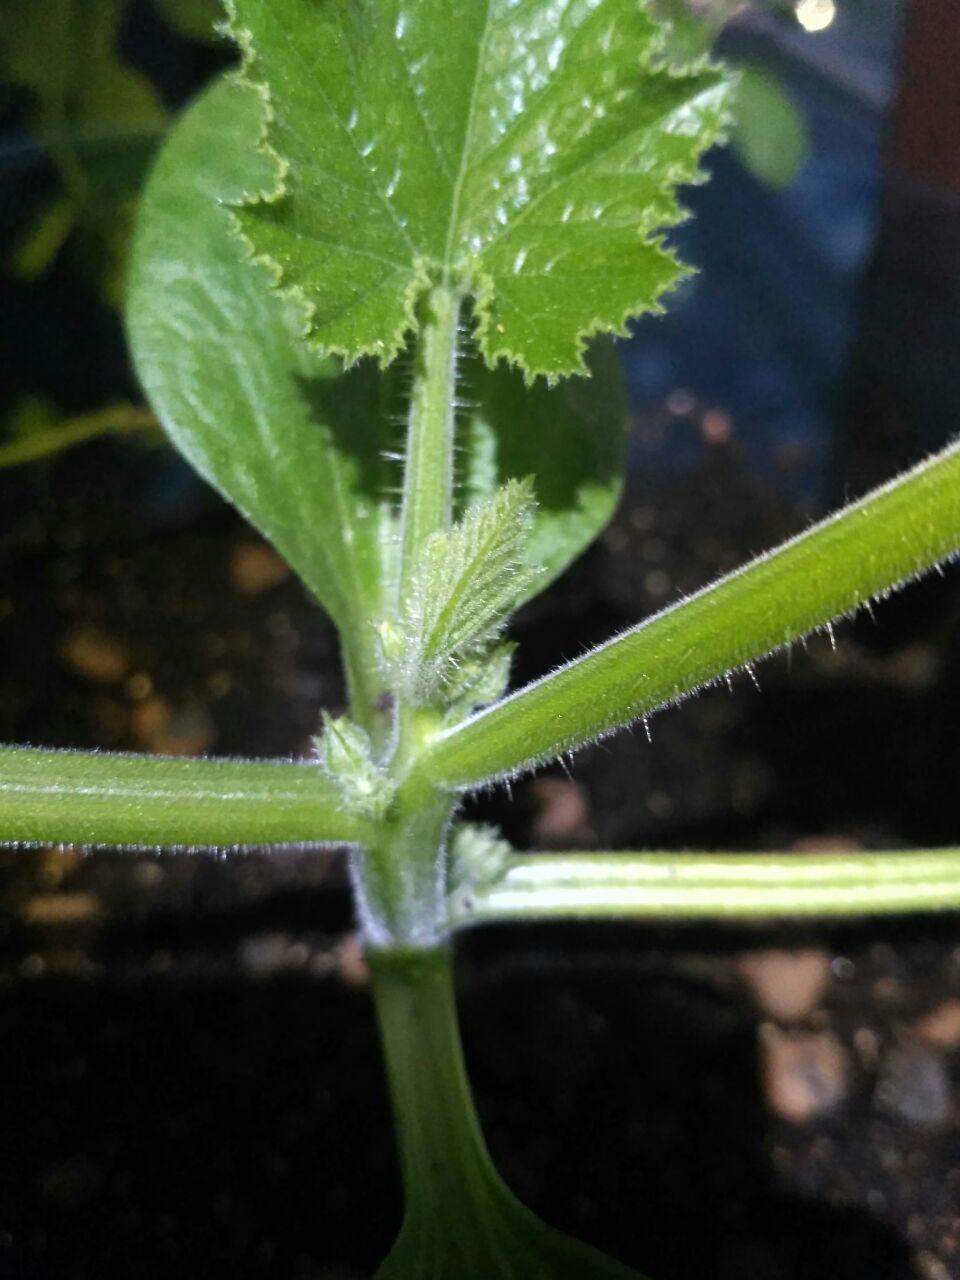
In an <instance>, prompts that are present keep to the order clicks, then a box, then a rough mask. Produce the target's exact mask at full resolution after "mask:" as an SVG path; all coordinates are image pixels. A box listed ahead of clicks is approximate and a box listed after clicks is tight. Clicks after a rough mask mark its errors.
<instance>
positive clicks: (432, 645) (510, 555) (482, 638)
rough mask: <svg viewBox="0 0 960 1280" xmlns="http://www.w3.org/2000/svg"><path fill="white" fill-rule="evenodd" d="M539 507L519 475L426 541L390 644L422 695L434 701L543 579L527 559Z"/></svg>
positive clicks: (405, 679) (409, 684)
mask: <svg viewBox="0 0 960 1280" xmlns="http://www.w3.org/2000/svg"><path fill="white" fill-rule="evenodd" d="M532 508H533V486H532V485H531V483H530V481H529V479H527V480H511V481H509V482H508V483H507V484H506V485H504V487H503V488H502V489H501V490H500V491H499V493H497V494H496V495H495V496H494V497H493V498H491V499H489V500H487V501H485V502H482V503H479V504H478V505H476V506H474V507H471V508H470V509H469V510H468V511H467V513H466V514H465V515H464V517H463V519H462V520H460V521H459V522H458V523H457V524H455V525H454V526H453V528H452V529H450V530H449V532H446V533H435V534H433V535H432V536H431V537H430V538H429V539H428V541H427V542H426V544H425V545H424V548H423V555H422V557H421V561H420V564H419V565H418V566H417V569H416V573H415V576H414V580H413V585H412V589H411V592H410V596H409V598H408V599H406V600H405V601H403V602H402V608H401V615H400V618H399V621H398V628H399V631H398V634H397V635H396V636H395V637H392V643H391V642H390V641H388V643H387V645H386V646H385V647H386V648H387V649H390V650H394V651H396V652H397V658H398V659H399V663H400V684H401V685H403V686H406V688H407V689H408V690H409V691H410V692H411V693H412V695H413V696H414V697H415V698H417V699H418V700H421V701H430V700H431V699H432V698H433V697H434V696H435V695H436V694H437V693H438V692H439V691H440V689H441V688H442V687H443V686H444V684H445V683H446V682H447V680H448V679H449V678H450V677H451V676H453V675H454V674H455V672H456V670H457V667H458V665H459V661H460V659H461V658H464V657H468V656H470V655H473V654H482V653H483V651H484V650H485V649H487V648H488V647H489V646H490V644H491V643H492V642H493V641H494V640H495V639H496V637H497V635H498V634H499V632H500V629H501V627H502V626H503V623H504V622H505V621H506V618H507V616H508V614H509V613H510V611H511V610H512V608H513V607H514V605H515V604H516V602H517V600H518V598H520V597H521V596H523V595H525V594H526V593H527V591H528V589H529V585H530V583H531V581H532V579H534V578H535V576H536V572H535V570H533V569H531V568H530V567H529V566H528V565H526V564H524V562H523V544H524V542H525V540H526V537H527V534H528V532H529V529H530V522H531V515H532ZM398 642H399V644H398ZM395 660H396V659H395Z"/></svg>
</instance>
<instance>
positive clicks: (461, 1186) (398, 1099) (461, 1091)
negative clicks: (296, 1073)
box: [368, 947, 500, 1234]
mask: <svg viewBox="0 0 960 1280" xmlns="http://www.w3.org/2000/svg"><path fill="white" fill-rule="evenodd" d="M368 956H369V959H370V962H371V965H370V967H371V972H372V975H373V990H374V995H375V997H376V1005H377V1019H378V1022H379V1025H380V1033H381V1039H382V1042H383V1047H384V1053H385V1055H386V1063H387V1076H388V1080H389V1083H390V1095H391V1099H392V1101H393V1109H394V1117H395V1122H396V1128H397V1143H398V1148H399V1155H400V1171H401V1177H402V1180H403V1185H404V1188H405V1191H406V1193H407V1196H408V1197H409V1198H410V1199H412V1200H414V1201H415V1202H416V1203H415V1204H414V1205H408V1212H409V1211H410V1209H411V1208H412V1209H414V1211H415V1212H416V1211H417V1210H420V1209H426V1210H428V1212H429V1214H430V1215H431V1217H433V1218H434V1219H436V1221H437V1225H438V1226H440V1231H441V1234H442V1231H443V1225H445V1226H446V1227H448V1228H450V1227H453V1226H454V1225H456V1224H457V1223H459V1222H460V1221H461V1220H462V1219H463V1217H464V1216H465V1215H467V1214H468V1213H469V1212H470V1208H469V1206H470V1205H471V1204H472V1203H473V1202H474V1201H475V1200H477V1199H480V1200H483V1199H485V1198H487V1197H488V1196H489V1195H490V1194H491V1190H492V1189H493V1188H494V1185H495V1184H496V1189H498V1188H499V1182H500V1179H499V1177H498V1175H497V1173H496V1171H495V1170H494V1168H493V1164H492V1163H491V1160H490V1157H489V1155H488V1153H487V1148H486V1144H485V1142H484V1140H483V1135H482V1133H481V1131H480V1124H479V1122H478V1120H477V1116H476V1112H475V1110H474V1105H473V1098H472V1096H471V1093H470V1083H469V1080H468V1078H467V1072H466V1067H465V1065H464V1061H463V1052H462V1050H461V1047H460V1033H459V1029H458V1025H457V1011H456V1004H455V999H454V989H453V965H452V959H451V954H450V951H449V950H448V949H447V948H445V947H441V948H437V949H434V950H424V951H412V952H411V951H402V950H398V951H393V950H391V951H376V950H374V951H371V952H369V953H368ZM441 1224H443V1225H441Z"/></svg>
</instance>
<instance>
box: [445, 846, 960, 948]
mask: <svg viewBox="0 0 960 1280" xmlns="http://www.w3.org/2000/svg"><path fill="white" fill-rule="evenodd" d="M956 907H960V849H917V850H913V851H907V852H883V853H853V854H851V853H825V854H802V853H742V854H741V853H726V854H714V853H687V854H673V853H565V854H532V855H526V856H524V855H521V856H519V857H516V858H513V859H511V861H510V863H509V864H508V866H507V867H506V868H505V870H504V871H503V873H502V874H501V875H500V876H499V878H498V879H497V880H496V882H495V883H492V884H489V885H480V886H474V887H473V888H471V889H470V890H469V891H468V892H461V893H460V894H459V895H454V898H453V900H452V902H451V923H452V924H453V926H454V927H460V928H463V927H466V926H468V925H472V924H481V923H488V922H490V921H497V920H537V919H541V920H546V919H558V918H564V917H565V918H576V917H579V918H589V919H617V918H619V919H630V918H633V919H654V920H704V919H713V920H718V919H729V920H764V919H766V920H776V919H784V918H789V917H793V916H814V915H815V916H827V915H830V916H864V915H883V914H887V915H890V914H893V913H895V912H910V911H937V910H947V909H949V908H956Z"/></svg>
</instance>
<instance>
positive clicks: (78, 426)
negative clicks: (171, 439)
mask: <svg viewBox="0 0 960 1280" xmlns="http://www.w3.org/2000/svg"><path fill="white" fill-rule="evenodd" d="M157 425H158V424H157V419H156V417H155V416H154V415H153V414H152V413H151V412H150V410H149V409H146V408H143V407H142V406H141V405H134V404H114V405H109V406H108V407H107V408H105V409H97V410H96V411H95V412H93V413H85V414H81V415H80V416H79V417H76V418H67V419H66V420H65V421H63V422H60V423H58V424H57V425H56V426H55V427H50V428H49V430H46V431H37V432H35V433H32V434H30V435H28V436H25V437H24V438H23V439H22V440H11V441H10V442H9V443H8V444H0V468H3V467H18V466H21V465H22V464H23V463H25V462H37V461H39V460H40V459H41V458H49V457H51V456H52V455H53V454H57V453H62V452H63V450H64V449H72V448H73V446H74V445H77V444H83V443H85V442H86V441H87V440H93V439H95V438H96V437H97V436H102V435H106V434H108V433H110V432H112V433H114V434H117V435H125V434H128V433H130V432H133V431H147V430H149V429H150V428H152V427H156V426H157Z"/></svg>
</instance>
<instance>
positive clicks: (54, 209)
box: [10, 196, 77, 280]
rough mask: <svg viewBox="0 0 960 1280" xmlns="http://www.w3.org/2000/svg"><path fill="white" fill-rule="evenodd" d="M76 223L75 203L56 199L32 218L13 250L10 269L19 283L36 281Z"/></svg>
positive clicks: (60, 197)
mask: <svg viewBox="0 0 960 1280" xmlns="http://www.w3.org/2000/svg"><path fill="white" fill-rule="evenodd" d="M76 219H77V205H76V201H75V200H73V199H72V198H71V197H70V196H56V197H55V198H54V199H53V200H50V201H48V202H47V203H46V204H45V205H44V206H43V207H42V208H41V209H40V212H39V213H38V214H37V215H36V217H35V218H34V222H33V225H32V226H31V227H30V228H29V230H28V231H27V234H26V235H25V236H24V237H23V239H22V240H21V241H20V243H19V244H18V245H17V246H16V248H15V249H14V252H13V255H12V258H11V262H10V266H11V268H12V271H13V274H14V275H16V276H19V277H20V279H21V280H36V279H38V278H39V277H40V276H42V275H43V273H44V272H45V271H46V270H47V268H48V267H50V265H51V264H52V263H53V262H54V260H55V259H56V257H57V254H58V253H59V252H60V250H61V249H62V248H63V243H64V241H65V240H66V239H67V237H68V236H69V235H70V232H71V231H72V230H73V227H74V223H75V222H76Z"/></svg>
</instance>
